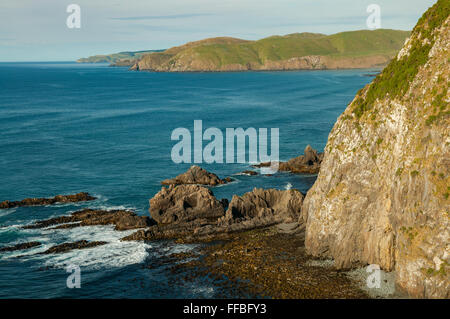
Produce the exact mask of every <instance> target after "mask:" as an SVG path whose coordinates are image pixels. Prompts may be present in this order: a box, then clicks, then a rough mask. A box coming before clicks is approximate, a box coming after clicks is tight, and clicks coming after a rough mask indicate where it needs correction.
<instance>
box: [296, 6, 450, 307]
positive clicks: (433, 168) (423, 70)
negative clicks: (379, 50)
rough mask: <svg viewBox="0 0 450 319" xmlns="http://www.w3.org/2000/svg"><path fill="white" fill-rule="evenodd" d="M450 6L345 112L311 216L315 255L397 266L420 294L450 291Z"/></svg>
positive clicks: (310, 244)
mask: <svg viewBox="0 0 450 319" xmlns="http://www.w3.org/2000/svg"><path fill="white" fill-rule="evenodd" d="M449 6H450V3H449V2H448V1H438V2H437V3H436V4H435V5H434V6H433V7H432V8H430V9H429V10H428V11H427V12H426V13H425V14H424V16H423V17H422V18H421V19H420V20H419V22H418V24H417V25H416V27H415V28H414V30H413V32H412V34H411V38H410V39H409V40H408V41H407V42H406V43H405V46H404V48H403V49H402V50H401V51H400V53H399V55H398V57H397V59H394V60H393V61H392V62H391V63H390V64H389V65H388V66H387V67H386V68H385V69H384V71H383V72H382V73H381V74H380V75H379V76H378V77H377V78H376V79H375V80H374V81H373V82H372V83H371V84H369V85H367V86H366V87H365V88H364V89H362V90H361V91H360V92H358V94H357V96H356V97H355V99H354V100H353V102H352V103H351V104H350V105H349V106H348V107H347V109H346V110H345V112H344V113H343V114H342V115H341V116H340V117H339V118H338V121H337V123H336V124H335V126H334V128H333V130H332V131H331V133H330V135H329V139H328V143H327V146H326V148H325V155H324V159H323V161H322V164H321V168H320V172H319V175H318V178H317V181H316V183H315V184H314V186H313V187H312V188H311V189H310V191H309V192H308V194H307V196H306V198H305V201H304V205H303V212H302V218H301V220H302V221H304V222H306V229H307V230H306V248H307V250H308V252H309V253H311V254H312V255H315V256H322V257H332V258H334V259H335V264H336V266H337V267H339V268H349V267H352V266H354V265H358V264H359V265H361V264H363V265H365V264H378V265H380V266H381V268H382V269H385V270H388V271H396V276H397V279H396V280H397V285H398V287H400V288H402V289H404V290H405V291H406V292H408V293H409V294H410V295H411V296H414V297H425V298H449V297H450V296H449V293H450V280H449V271H450V268H449V263H450V260H449V258H450V250H449V244H450V237H449V231H450V228H449V212H450V203H449V201H450V198H449V192H450V177H449V170H450V137H449V131H450V125H449V124H450V120H449V111H450V110H449V100H450V98H449V94H448V83H449V73H450V66H449V57H450V54H449V46H450V28H449V21H450V18H449V13H450V8H449Z"/></svg>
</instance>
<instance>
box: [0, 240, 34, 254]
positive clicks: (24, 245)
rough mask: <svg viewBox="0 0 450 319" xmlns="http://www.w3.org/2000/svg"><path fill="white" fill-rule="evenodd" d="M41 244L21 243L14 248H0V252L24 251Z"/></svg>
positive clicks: (32, 242)
mask: <svg viewBox="0 0 450 319" xmlns="http://www.w3.org/2000/svg"><path fill="white" fill-rule="evenodd" d="M40 245H41V243H40V242H38V241H31V242H27V243H21V244H17V245H14V246H7V247H2V248H0V252H10V251H16V250H24V249H30V248H33V247H37V246H40Z"/></svg>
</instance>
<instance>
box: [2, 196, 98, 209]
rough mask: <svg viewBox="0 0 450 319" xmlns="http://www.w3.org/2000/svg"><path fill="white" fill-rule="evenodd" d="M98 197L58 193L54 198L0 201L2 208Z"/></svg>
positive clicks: (70, 201)
mask: <svg viewBox="0 0 450 319" xmlns="http://www.w3.org/2000/svg"><path fill="white" fill-rule="evenodd" d="M95 199H96V198H95V197H93V196H91V195H89V194H88V193H84V192H82V193H78V194H75V195H56V196H55V197H53V198H26V199H24V200H21V201H13V202H10V201H8V200H5V201H4V202H1V203H0V209H7V208H14V207H23V206H39V205H52V204H55V203H76V202H84V201H89V200H95Z"/></svg>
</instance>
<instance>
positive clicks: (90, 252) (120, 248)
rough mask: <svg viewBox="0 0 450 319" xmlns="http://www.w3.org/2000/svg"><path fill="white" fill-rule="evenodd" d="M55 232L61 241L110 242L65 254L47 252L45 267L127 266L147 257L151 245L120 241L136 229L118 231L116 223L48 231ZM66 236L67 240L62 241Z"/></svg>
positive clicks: (55, 235)
mask: <svg viewBox="0 0 450 319" xmlns="http://www.w3.org/2000/svg"><path fill="white" fill-rule="evenodd" d="M48 232H49V233H51V232H55V234H54V237H56V238H58V237H59V240H58V242H59V243H61V242H75V241H78V240H83V239H84V240H88V241H105V242H107V244H105V245H102V246H97V247H93V248H86V249H75V250H72V251H69V252H67V253H63V254H52V255H48V256H47V259H46V261H45V265H46V266H52V267H57V268H64V267H66V266H68V265H78V266H80V267H81V268H83V267H87V268H89V269H99V268H111V267H124V266H127V265H131V264H135V263H140V262H142V261H144V260H145V258H146V257H147V256H148V252H147V248H149V247H151V246H150V245H148V244H146V243H144V242H136V241H124V242H122V241H120V239H121V238H123V237H125V236H128V235H130V234H132V233H133V232H135V230H129V231H115V230H114V227H113V226H85V227H77V228H73V229H69V230H64V229H62V230H59V229H58V230H48ZM61 237H64V241H61V240H60V239H62V238H61Z"/></svg>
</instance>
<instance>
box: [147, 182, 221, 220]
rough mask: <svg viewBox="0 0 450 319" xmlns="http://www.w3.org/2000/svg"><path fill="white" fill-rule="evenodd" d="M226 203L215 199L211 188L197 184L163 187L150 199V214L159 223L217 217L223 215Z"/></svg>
mask: <svg viewBox="0 0 450 319" xmlns="http://www.w3.org/2000/svg"><path fill="white" fill-rule="evenodd" d="M224 205H226V203H224V202H221V201H219V200H217V199H216V198H215V197H214V194H213V193H212V191H211V190H209V189H208V188H206V187H202V186H199V185H179V186H173V185H171V186H169V187H168V188H166V187H163V188H162V189H161V191H160V192H159V193H157V194H156V195H155V196H154V197H153V198H152V199H150V209H149V211H150V215H151V216H152V218H153V219H154V220H155V221H156V222H157V223H159V224H170V223H180V222H189V221H192V220H195V219H201V218H205V219H217V218H219V217H221V216H223V215H224V212H225V210H224Z"/></svg>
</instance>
